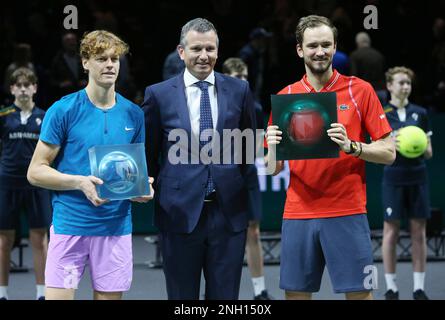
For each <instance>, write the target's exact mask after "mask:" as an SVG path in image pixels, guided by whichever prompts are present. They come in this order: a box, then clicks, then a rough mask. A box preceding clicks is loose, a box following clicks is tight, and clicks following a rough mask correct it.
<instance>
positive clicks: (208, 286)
mask: <svg viewBox="0 0 445 320" xmlns="http://www.w3.org/2000/svg"><path fill="white" fill-rule="evenodd" d="M160 235H161V248H162V255H163V264H164V274H165V279H166V283H167V294H168V298H169V299H170V300H177V299H181V300H183V299H185V300H198V299H199V293H200V283H201V272H202V271H203V272H204V278H205V298H206V299H212V300H221V299H225V300H236V299H238V294H239V287H240V281H241V272H242V266H243V259H244V248H245V243H246V230H243V231H240V232H232V231H230V228H229V226H228V222H227V221H226V218H225V217H224V215H223V213H222V212H221V210H220V208H219V205H218V203H217V201H212V202H205V203H204V207H203V210H202V212H201V216H200V219H199V221H198V224H197V226H196V227H195V229H194V230H193V231H192V232H191V233H189V234H186V233H172V232H161V233H160Z"/></svg>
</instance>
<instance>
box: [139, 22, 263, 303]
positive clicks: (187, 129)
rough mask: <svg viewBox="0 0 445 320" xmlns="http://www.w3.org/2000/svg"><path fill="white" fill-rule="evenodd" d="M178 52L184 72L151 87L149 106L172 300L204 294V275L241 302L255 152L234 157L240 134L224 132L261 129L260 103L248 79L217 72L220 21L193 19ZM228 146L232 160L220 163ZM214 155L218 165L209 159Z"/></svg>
mask: <svg viewBox="0 0 445 320" xmlns="http://www.w3.org/2000/svg"><path fill="white" fill-rule="evenodd" d="M177 49H178V53H179V55H180V57H181V59H182V60H184V63H185V66H186V68H185V70H184V72H182V73H181V74H180V75H178V76H176V77H174V78H171V79H169V80H166V81H164V82H161V83H158V84H155V85H152V86H149V87H147V88H146V90H145V98H144V103H143V106H142V107H143V109H144V112H145V121H146V130H147V139H148V140H147V161H148V166H149V172H150V175H153V176H154V177H155V179H156V182H155V186H156V187H155V189H156V193H155V225H156V226H157V228H158V229H159V230H160V237H161V250H162V254H163V262H164V273H165V278H166V282H167V293H168V297H169V299H199V293H200V281H201V272H204V277H205V280H206V287H205V298H206V299H238V294H239V286H240V279H241V270H242V263H243V258H244V247H245V241H246V229H247V225H248V215H247V199H248V198H247V189H246V186H245V182H244V181H245V172H246V168H247V166H248V165H246V159H248V158H249V156H248V155H246V148H243V149H242V151H241V154H242V156H241V158H242V160H243V161H241V163H240V161H234V160H235V159H234V158H236V156H235V150H236V146H235V145H234V143H235V142H234V140H236V139H234V140H231V141H229V142H227V141H225V142H224V143H223V141H222V140H223V138H222V137H223V130H225V131H226V130H227V129H229V130H241V131H243V130H245V129H249V130H253V131H252V133H253V132H254V130H255V128H256V121H255V111H254V110H255V109H254V102H253V98H252V95H251V93H250V90H249V86H248V83H247V82H246V81H241V80H239V79H235V78H231V77H228V76H225V75H222V74H220V73H217V72H214V71H213V69H214V66H215V63H216V60H217V57H218V35H217V31H216V29H215V27H214V26H213V24H212V23H210V22H209V21H207V20H205V19H202V18H197V19H194V20H191V21H189V22H188V23H186V24H185V25H184V26H183V28H182V31H181V37H180V43H179V45H178V47H177ZM178 132H182V133H184V134H185V136H186V139H182V138H180V135H178V134H177V133H178ZM209 132H210V134H208V133H209ZM226 132H227V131H226ZM206 133H207V134H206ZM178 137H179V141H178ZM184 140H185V141H184ZM244 142H245V141H244ZM243 146H244V147H246V146H247V144H244V145H243ZM250 149H251V150H252V152H254V151H253V150H254V148H250ZM173 150H174V151H173ZM227 151H229V152H230V153H229V155H230V156H231V161H215V160H214V159H219V160H221V159H222V158H223V156H222V155H223V154H224V156H226V155H227ZM178 153H179V154H182V157H181V161H180V162H179V163H178V161H176V160H175V159H176V158H175V156H176V155H177V154H178ZM184 155H185V156H184ZM203 155H204V156H203ZM197 156H200V157H199V159H198V160H199V161H197V160H196V157H197ZM207 156H208V157H207ZM251 156H252V157H250V158H251V159H253V154H252V155H251ZM209 157H210V159H211V160H212V161H211V162H210V163H208V161H204V160H205V159H206V158H209ZM224 158H225V157H224ZM224 160H227V159H224ZM227 162H229V163H227Z"/></svg>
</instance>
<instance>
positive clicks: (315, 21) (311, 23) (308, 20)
mask: <svg viewBox="0 0 445 320" xmlns="http://www.w3.org/2000/svg"><path fill="white" fill-rule="evenodd" d="M322 25H325V26H328V27H329V28H331V30H332V33H333V34H334V43H337V37H338V31H337V28H336V27H335V26H334V25H333V24H332V22H331V20H329V19H328V18H326V17H322V16H316V15H310V16H307V17H303V18H301V19H300V20H299V21H298V25H297V29H296V30H295V37H296V38H297V43H298V44H299V45H302V44H303V34H304V31H305V30H306V29H308V28H316V27H320V26H322Z"/></svg>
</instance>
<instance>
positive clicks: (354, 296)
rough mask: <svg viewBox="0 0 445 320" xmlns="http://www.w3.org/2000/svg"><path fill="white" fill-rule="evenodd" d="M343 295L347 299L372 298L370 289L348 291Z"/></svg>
mask: <svg viewBox="0 0 445 320" xmlns="http://www.w3.org/2000/svg"><path fill="white" fill-rule="evenodd" d="M345 295H346V299H347V300H373V297H372V292H371V291H358V292H348V293H346V294H345Z"/></svg>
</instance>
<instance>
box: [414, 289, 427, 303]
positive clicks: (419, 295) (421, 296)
mask: <svg viewBox="0 0 445 320" xmlns="http://www.w3.org/2000/svg"><path fill="white" fill-rule="evenodd" d="M413 299H414V300H430V299H428V297H427V295H426V294H425V291H423V290H421V289H418V290H416V291H414V292H413Z"/></svg>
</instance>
